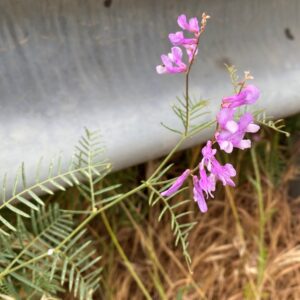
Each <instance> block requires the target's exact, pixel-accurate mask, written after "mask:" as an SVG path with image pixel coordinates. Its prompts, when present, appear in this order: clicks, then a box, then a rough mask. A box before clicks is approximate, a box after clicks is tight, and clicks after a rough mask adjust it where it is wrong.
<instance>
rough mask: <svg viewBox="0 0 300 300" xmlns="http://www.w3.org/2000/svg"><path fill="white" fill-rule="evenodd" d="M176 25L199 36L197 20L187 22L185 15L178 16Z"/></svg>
mask: <svg viewBox="0 0 300 300" xmlns="http://www.w3.org/2000/svg"><path fill="white" fill-rule="evenodd" d="M177 23H178V25H179V26H180V27H181V28H182V29H184V30H187V31H189V32H193V33H196V34H199V31H200V29H199V24H198V20H197V18H191V19H190V20H189V22H188V21H187V18H186V15H180V16H179V17H178V19H177Z"/></svg>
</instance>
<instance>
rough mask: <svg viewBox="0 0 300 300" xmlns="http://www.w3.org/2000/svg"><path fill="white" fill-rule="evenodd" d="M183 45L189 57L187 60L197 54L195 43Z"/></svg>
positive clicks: (190, 59)
mask: <svg viewBox="0 0 300 300" xmlns="http://www.w3.org/2000/svg"><path fill="white" fill-rule="evenodd" d="M183 46H184V48H185V50H186V54H187V56H188V58H189V62H191V61H192V60H193V58H194V56H196V55H197V54H198V47H197V45H196V44H185V45H183Z"/></svg>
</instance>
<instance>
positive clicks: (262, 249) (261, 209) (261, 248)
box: [251, 148, 266, 289]
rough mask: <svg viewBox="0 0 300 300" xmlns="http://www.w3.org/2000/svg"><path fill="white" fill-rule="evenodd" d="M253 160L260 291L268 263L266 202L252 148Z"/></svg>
mask: <svg viewBox="0 0 300 300" xmlns="http://www.w3.org/2000/svg"><path fill="white" fill-rule="evenodd" d="M251 158H252V163H253V168H254V173H255V187H256V191H257V200H258V210H259V240H258V245H259V259H258V277H257V284H258V287H259V289H260V288H261V285H262V282H263V277H264V269H265V261H266V251H265V211H264V202H263V193H262V188H261V177H260V173H259V166H258V162H257V158H256V153H255V149H254V148H251Z"/></svg>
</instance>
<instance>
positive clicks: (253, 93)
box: [222, 84, 260, 108]
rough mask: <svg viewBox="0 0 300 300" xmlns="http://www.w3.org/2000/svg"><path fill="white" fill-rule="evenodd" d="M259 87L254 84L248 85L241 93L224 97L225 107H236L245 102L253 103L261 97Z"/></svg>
mask: <svg viewBox="0 0 300 300" xmlns="http://www.w3.org/2000/svg"><path fill="white" fill-rule="evenodd" d="M259 95H260V92H259V89H258V88H257V87H256V86H254V85H251V84H250V85H247V86H246V87H244V88H243V89H242V90H241V92H240V93H238V94H236V95H234V96H230V97H226V98H223V100H222V107H223V108H235V107H238V106H241V105H245V104H253V103H255V102H256V101H257V99H258V98H259Z"/></svg>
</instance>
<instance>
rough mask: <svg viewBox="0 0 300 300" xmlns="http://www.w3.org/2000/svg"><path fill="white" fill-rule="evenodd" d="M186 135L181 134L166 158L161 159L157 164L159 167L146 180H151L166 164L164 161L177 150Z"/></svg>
mask: <svg viewBox="0 0 300 300" xmlns="http://www.w3.org/2000/svg"><path fill="white" fill-rule="evenodd" d="M185 139H186V137H185V136H183V137H182V138H181V139H180V140H179V142H178V143H177V144H176V146H175V147H174V148H173V149H172V150H171V152H170V153H169V154H168V156H166V158H165V159H164V160H163V161H162V163H161V164H160V165H159V167H158V168H157V169H156V170H155V171H154V173H153V174H152V175H151V176H150V177H149V178H148V180H147V182H151V180H152V179H153V178H154V177H155V176H156V175H157V173H159V172H160V171H161V170H162V168H163V167H164V166H165V165H166V163H167V162H168V161H169V160H170V158H171V157H172V156H173V155H174V153H175V152H176V151H177V150H178V148H179V147H180V146H181V145H182V143H183V142H184V141H185Z"/></svg>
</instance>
